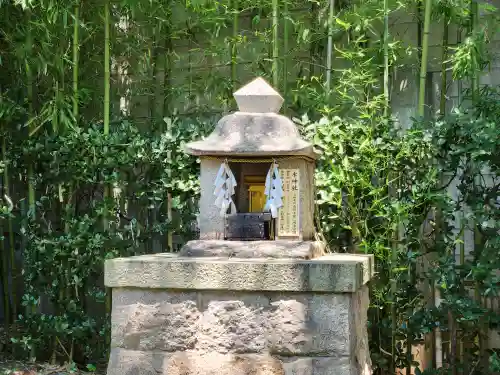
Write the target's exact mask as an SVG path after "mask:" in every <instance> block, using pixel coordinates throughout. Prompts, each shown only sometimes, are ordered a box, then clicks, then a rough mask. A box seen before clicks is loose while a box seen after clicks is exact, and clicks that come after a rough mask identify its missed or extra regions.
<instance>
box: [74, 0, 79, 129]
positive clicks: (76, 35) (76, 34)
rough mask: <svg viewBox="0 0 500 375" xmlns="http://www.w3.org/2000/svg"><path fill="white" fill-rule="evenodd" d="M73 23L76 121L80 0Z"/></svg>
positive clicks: (76, 118) (76, 111)
mask: <svg viewBox="0 0 500 375" xmlns="http://www.w3.org/2000/svg"><path fill="white" fill-rule="evenodd" d="M74 12H75V13H74V23H73V116H74V117H75V121H76V122H77V123H78V107H79V105H78V104H79V99H78V63H79V58H80V35H79V30H80V1H79V0H77V3H76V4H75V9H74Z"/></svg>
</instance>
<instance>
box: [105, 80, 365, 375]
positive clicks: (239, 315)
mask: <svg viewBox="0 0 500 375" xmlns="http://www.w3.org/2000/svg"><path fill="white" fill-rule="evenodd" d="M234 97H235V99H236V102H237V104H238V109H239V111H237V112H235V113H232V114H229V115H227V116H225V117H223V118H222V119H221V120H220V121H219V122H218V124H217V125H216V127H215V130H214V131H213V132H212V134H210V135H209V136H208V137H207V138H206V139H203V140H200V141H196V142H192V143H189V144H188V145H187V146H186V151H187V152H188V153H190V154H191V155H195V156H197V157H199V159H200V161H201V176H200V180H201V197H200V212H199V229H200V239H199V240H196V241H190V242H188V243H187V244H186V245H185V246H184V247H183V248H182V249H181V251H180V253H177V254H173V253H165V254H154V255H143V256H136V257H130V258H118V259H112V260H108V261H106V263H105V284H106V286H108V287H110V288H112V295H113V299H112V304H113V305H112V316H111V324H112V329H111V355H110V360H109V364H108V373H107V375H157V374H160V375H368V374H370V373H371V361H370V356H369V351H368V334H367V327H366V324H367V309H368V305H369V300H368V287H367V285H366V284H367V282H368V281H369V280H370V278H371V277H372V276H373V273H374V264H373V256H370V255H353V254H325V247H324V244H322V243H321V242H320V241H317V240H316V236H315V229H314V197H315V191H314V161H315V153H314V151H313V147H312V145H311V144H310V143H308V142H306V141H304V140H303V139H302V138H301V137H300V134H299V132H298V130H297V128H296V127H295V125H294V124H293V122H292V121H291V120H290V119H288V118H287V117H285V116H282V115H280V114H278V112H279V110H280V108H281V106H282V104H283V98H282V97H281V96H280V95H279V94H278V93H277V92H276V91H275V90H274V89H273V88H272V87H271V86H269V84H268V83H267V82H266V81H265V80H263V79H262V78H257V79H256V80H254V81H252V82H250V83H249V84H248V85H246V86H244V87H243V88H242V89H240V90H238V91H237V92H236V93H235V94H234Z"/></svg>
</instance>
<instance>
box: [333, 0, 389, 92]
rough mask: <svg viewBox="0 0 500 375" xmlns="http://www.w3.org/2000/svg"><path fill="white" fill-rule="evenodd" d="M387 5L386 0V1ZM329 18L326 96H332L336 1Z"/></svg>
mask: <svg viewBox="0 0 500 375" xmlns="http://www.w3.org/2000/svg"><path fill="white" fill-rule="evenodd" d="M384 5H385V0H384ZM329 11H330V12H329V16H328V46H327V52H326V94H327V96H330V87H331V81H332V57H333V21H334V17H335V0H330V2H329Z"/></svg>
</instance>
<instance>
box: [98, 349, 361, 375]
mask: <svg viewBox="0 0 500 375" xmlns="http://www.w3.org/2000/svg"><path fill="white" fill-rule="evenodd" d="M356 371H357V370H356V369H355V368H354V367H353V366H351V365H350V364H349V361H348V360H347V359H346V358H335V357H309V358H300V357H277V356H270V355H268V354H253V355H235V354H219V353H197V352H192V351H188V352H176V353H162V352H142V351H135V350H126V349H113V350H112V351H111V355H110V361H109V367H108V373H107V375H358V374H361V373H358V372H356ZM362 375H369V373H363V374H362Z"/></svg>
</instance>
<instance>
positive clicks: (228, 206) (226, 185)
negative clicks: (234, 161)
mask: <svg viewBox="0 0 500 375" xmlns="http://www.w3.org/2000/svg"><path fill="white" fill-rule="evenodd" d="M214 186H215V190H214V195H215V197H216V198H215V206H216V207H218V208H219V209H220V216H222V217H225V216H226V215H227V214H228V210H229V214H231V215H232V214H235V213H236V205H235V204H234V201H233V198H232V196H233V195H234V192H235V188H236V179H235V178H234V175H233V172H231V169H230V168H229V164H228V163H227V162H224V163H222V164H221V165H220V168H219V171H218V172H217V177H216V178H215V183H214Z"/></svg>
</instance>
